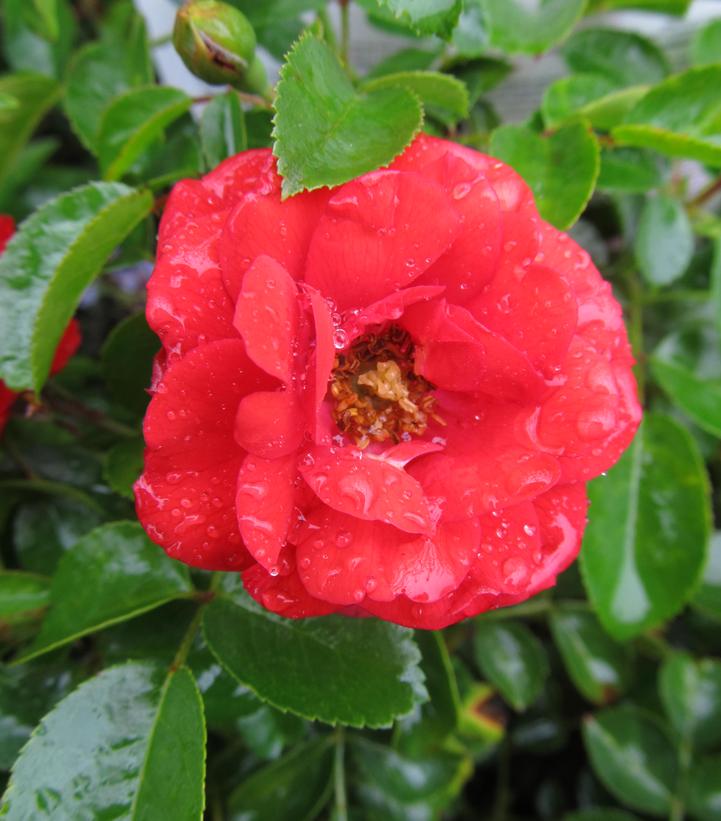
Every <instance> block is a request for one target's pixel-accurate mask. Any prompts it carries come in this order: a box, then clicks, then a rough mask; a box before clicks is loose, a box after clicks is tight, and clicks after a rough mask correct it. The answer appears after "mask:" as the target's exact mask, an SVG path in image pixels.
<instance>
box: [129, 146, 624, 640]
mask: <svg viewBox="0 0 721 821" xmlns="http://www.w3.org/2000/svg"><path fill="white" fill-rule="evenodd" d="M147 316H148V321H149V323H150V325H151V326H152V327H153V328H154V329H155V331H156V332H157V333H158V335H159V336H160V339H161V340H162V343H163V351H162V353H161V356H160V357H159V361H158V366H157V369H156V370H157V374H156V379H155V381H154V385H153V392H154V396H153V400H152V402H151V403H150V406H149V408H148V412H147V415H146V418H145V440H146V445H147V449H146V454H145V472H144V474H143V476H142V477H141V478H140V480H139V481H138V483H137V484H136V488H135V489H136V499H137V509H138V515H139V517H140V520H141V521H142V523H143V524H144V526H145V528H146V530H147V532H148V534H149V535H150V536H151V538H152V539H154V540H155V541H156V542H157V543H158V544H160V545H162V546H163V547H164V548H165V550H166V551H167V553H168V554H169V555H170V556H173V557H176V558H178V559H180V560H182V561H184V562H187V563H188V564H191V565H195V566H197V567H203V568H207V569H213V570H239V571H241V572H242V577H243V581H244V584H245V586H246V588H247V590H248V592H249V593H250V595H251V596H252V597H253V598H254V599H256V600H257V601H259V602H261V603H262V604H263V605H264V606H265V607H267V608H268V609H270V610H272V611H274V612H276V613H280V614H282V615H284V616H289V617H305V616H317V615H323V614H326V613H331V612H343V613H347V614H348V615H366V614H374V615H377V616H380V617H381V618H384V619H388V620H390V621H394V622H398V623H400V624H405V625H409V626H412V627H422V628H440V627H444V626H445V625H448V624H451V623H453V622H456V621H458V620H460V619H462V618H466V617H468V616H472V615H475V614H477V613H480V612H482V611H485V610H489V609H492V608H495V607H500V606H503V605H508V604H514V603H516V602H519V601H522V600H524V599H526V598H528V597H529V596H531V595H533V594H534V593H537V592H538V591H539V590H543V589H544V588H547V587H549V586H550V585H552V584H553V583H554V582H555V579H556V576H557V575H558V573H559V572H560V571H562V570H563V569H564V568H565V567H567V566H568V564H569V563H570V562H571V561H572V560H573V558H574V557H575V556H576V554H577V552H578V549H579V545H580V540H581V535H582V533H583V528H584V524H585V517H586V494H585V482H586V481H587V480H588V479H590V478H592V477H594V476H596V475H598V474H599V473H600V472H601V471H604V470H606V469H607V468H609V467H610V466H611V465H612V464H613V463H614V462H615V461H616V460H617V459H618V458H619V456H620V455H621V453H622V451H623V450H624V448H625V447H626V446H627V445H628V444H629V442H630V441H631V439H632V437H633V434H634V432H635V430H636V427H637V426H638V422H639V419H640V408H639V405H638V402H637V400H636V392H635V383H634V380H633V376H632V374H631V365H632V362H633V360H632V357H631V351H630V349H629V345H628V341H627V338H626V332H625V329H624V325H623V321H622V317H621V309H620V307H619V305H618V304H617V302H616V301H615V300H614V298H613V296H612V295H611V288H610V286H609V285H608V283H606V282H604V280H603V279H602V278H601V276H600V275H599V273H598V271H597V270H596V268H595V267H594V266H593V264H592V263H591V260H590V258H589V256H588V254H587V253H586V252H585V251H583V250H582V249H581V248H579V247H578V245H576V243H575V242H573V241H572V240H571V239H569V238H568V236H567V235H565V234H563V233H561V232H559V231H557V230H556V229H555V228H553V227H552V226H550V225H548V224H547V223H545V222H544V221H543V220H542V219H541V218H540V217H539V215H538V212H537V210H536V207H535V205H534V202H533V197H532V195H531V193H530V191H529V189H528V187H527V186H526V185H525V183H524V182H523V181H522V180H521V178H520V177H519V176H518V175H517V174H516V173H515V172H514V171H513V170H512V169H511V168H509V167H508V166H507V165H504V164H503V163H501V162H497V161H496V160H494V159H492V158H490V157H487V156H484V155H483V154H479V153H477V152H475V151H472V150H470V149H467V148H464V147H462V146H459V145H457V144H455V143H451V142H446V141H443V140H438V139H433V138H430V137H425V136H422V137H419V138H418V139H417V140H416V141H415V142H414V143H413V145H412V146H411V147H410V148H409V149H408V150H407V151H406V152H405V153H404V154H403V155H402V156H400V157H399V158H398V159H397V160H395V162H393V163H392V165H391V166H390V167H389V168H388V169H384V170H380V171H375V172H373V173H369V174H365V175H363V176H362V177H360V178H358V179H356V180H353V181H351V182H349V183H347V184H345V185H342V186H339V187H338V188H335V189H332V190H320V191H313V192H308V193H302V194H299V195H298V196H295V197H292V198H290V199H287V200H285V201H281V198H280V179H279V177H278V175H277V173H276V170H275V161H274V159H273V157H272V155H271V153H270V151H265V150H261V151H247V152H245V153H243V154H239V155H238V156H236V157H233V158H231V159H229V160H227V161H226V162H224V163H222V164H221V165H220V166H219V167H218V168H217V169H216V170H215V171H213V172H212V173H210V174H209V175H208V176H206V177H205V178H203V179H202V180H200V181H193V180H186V181H184V182H181V183H179V184H178V185H176V187H175V189H174V190H173V192H172V194H171V196H170V199H169V201H168V205H167V208H166V210H165V214H164V217H163V220H162V224H161V227H160V236H159V245H158V260H157V265H156V268H155V271H154V273H153V276H152V278H151V280H150V283H149V285H148V308H147Z"/></svg>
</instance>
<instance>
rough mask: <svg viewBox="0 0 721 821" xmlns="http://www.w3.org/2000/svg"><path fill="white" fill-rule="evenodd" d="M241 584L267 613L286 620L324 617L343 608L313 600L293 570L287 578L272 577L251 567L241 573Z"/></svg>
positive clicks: (256, 565)
mask: <svg viewBox="0 0 721 821" xmlns="http://www.w3.org/2000/svg"><path fill="white" fill-rule="evenodd" d="M243 585H244V586H245V589H246V590H247V591H248V593H249V595H250V596H252V597H253V598H254V599H255V600H256V601H257V602H258V604H262V605H263V607H265V608H266V610H270V611H271V613H278V614H279V615H281V616H285V617H286V618H289V619H308V618H312V617H313V616H327V615H329V614H330V613H335V612H337V611H338V610H341V609H342V608H339V607H338V606H337V605H335V604H331V603H330V602H326V601H321V600H320V599H315V598H313V596H311V595H310V593H309V592H308V591H307V590H306V589H305V587H303V584H302V583H301V581H300V578H299V576H298V573H297V571H296V570H295V568H293V569H292V570H291V571H290V572H289V573H288V575H285V576H271V575H270V573H268V571H267V570H264V569H263V568H262V567H261V566H260V565H258V564H254V565H253V566H252V567H250V568H249V569H248V570H246V571H245V572H244V573H243Z"/></svg>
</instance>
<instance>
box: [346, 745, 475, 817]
mask: <svg viewBox="0 0 721 821" xmlns="http://www.w3.org/2000/svg"><path fill="white" fill-rule="evenodd" d="M349 753H350V757H351V762H352V769H351V772H353V773H354V774H355V780H356V785H357V790H358V793H359V797H360V800H361V803H362V804H363V805H364V806H365V808H366V810H367V816H366V817H369V818H383V819H388V820H389V821H406V819H409V818H413V819H417V821H432V819H435V818H438V817H439V815H440V813H441V812H442V811H443V810H444V809H445V808H446V807H447V806H448V805H449V804H450V802H451V801H452V800H453V799H454V798H455V796H456V795H457V794H458V793H459V792H460V790H461V787H462V786H463V784H464V782H465V781H466V779H467V778H468V777H469V775H470V774H471V770H472V766H471V762H470V760H469V759H467V758H465V757H464V756H462V755H457V754H455V753H450V752H438V753H436V754H435V755H433V756H430V757H427V758H421V759H416V758H406V757H405V756H402V755H401V754H400V753H398V752H396V751H395V750H392V749H390V748H389V747H385V746H383V745H382V744H376V743H374V742H372V741H368V740H366V739H362V738H354V739H353V743H352V744H351V745H349Z"/></svg>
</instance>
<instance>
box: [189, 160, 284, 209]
mask: <svg viewBox="0 0 721 821" xmlns="http://www.w3.org/2000/svg"><path fill="white" fill-rule="evenodd" d="M280 184H281V179H280V177H279V176H278V172H277V171H276V165H275V157H274V156H273V152H272V151H271V150H270V149H269V148H257V149H253V150H251V151H243V152H241V153H240V154H236V155H235V156H234V157H228V159H227V160H223V162H222V163H221V164H220V165H219V166H218V167H217V168H214V169H213V170H212V171H211V172H210V174H206V175H205V177H203V185H204V186H205V188H207V189H208V190H209V191H210V192H211V193H212V194H213V195H214V196H215V197H217V198H218V199H220V200H221V201H222V203H223V205H224V206H225V207H231V208H232V207H234V206H236V205H237V204H238V203H239V202H240V201H241V200H243V199H244V198H245V197H247V196H248V195H249V194H260V195H266V194H276V195H277V196H278V197H280Z"/></svg>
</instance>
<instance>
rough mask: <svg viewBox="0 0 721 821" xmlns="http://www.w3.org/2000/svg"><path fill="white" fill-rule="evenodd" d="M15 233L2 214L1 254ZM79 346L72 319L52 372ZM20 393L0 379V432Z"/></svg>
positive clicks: (78, 332)
mask: <svg viewBox="0 0 721 821" xmlns="http://www.w3.org/2000/svg"><path fill="white" fill-rule="evenodd" d="M14 233H15V220H14V219H13V218H12V217H9V216H7V215H6V214H0V254H2V252H3V251H4V250H5V246H6V245H7V244H8V241H9V239H10V237H11V236H12V235H13V234H14ZM79 346H80V328H79V326H78V323H77V322H76V321H75V320H74V319H71V320H70V324H69V325H68V327H67V328H66V329H65V333H64V334H63V336H62V338H61V339H60V342H59V343H58V347H57V349H56V351H55V358H54V359H53V364H52V366H51V369H50V373H53V374H54V373H58V371H61V370H62V369H63V368H64V367H65V366H66V365H67V363H68V360H69V359H70V357H71V356H72V355H73V354H74V353H75V351H77V349H78V347H79ZM19 395H20V394H19V393H17V391H12V390H10V388H8V387H7V385H6V384H5V383H4V382H3V381H2V379H0V434H1V433H2V432H3V430H4V429H5V425H6V424H7V421H8V419H9V418H10V409H11V408H12V406H13V405H14V404H15V400H16V399H17V398H18V396H19Z"/></svg>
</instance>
